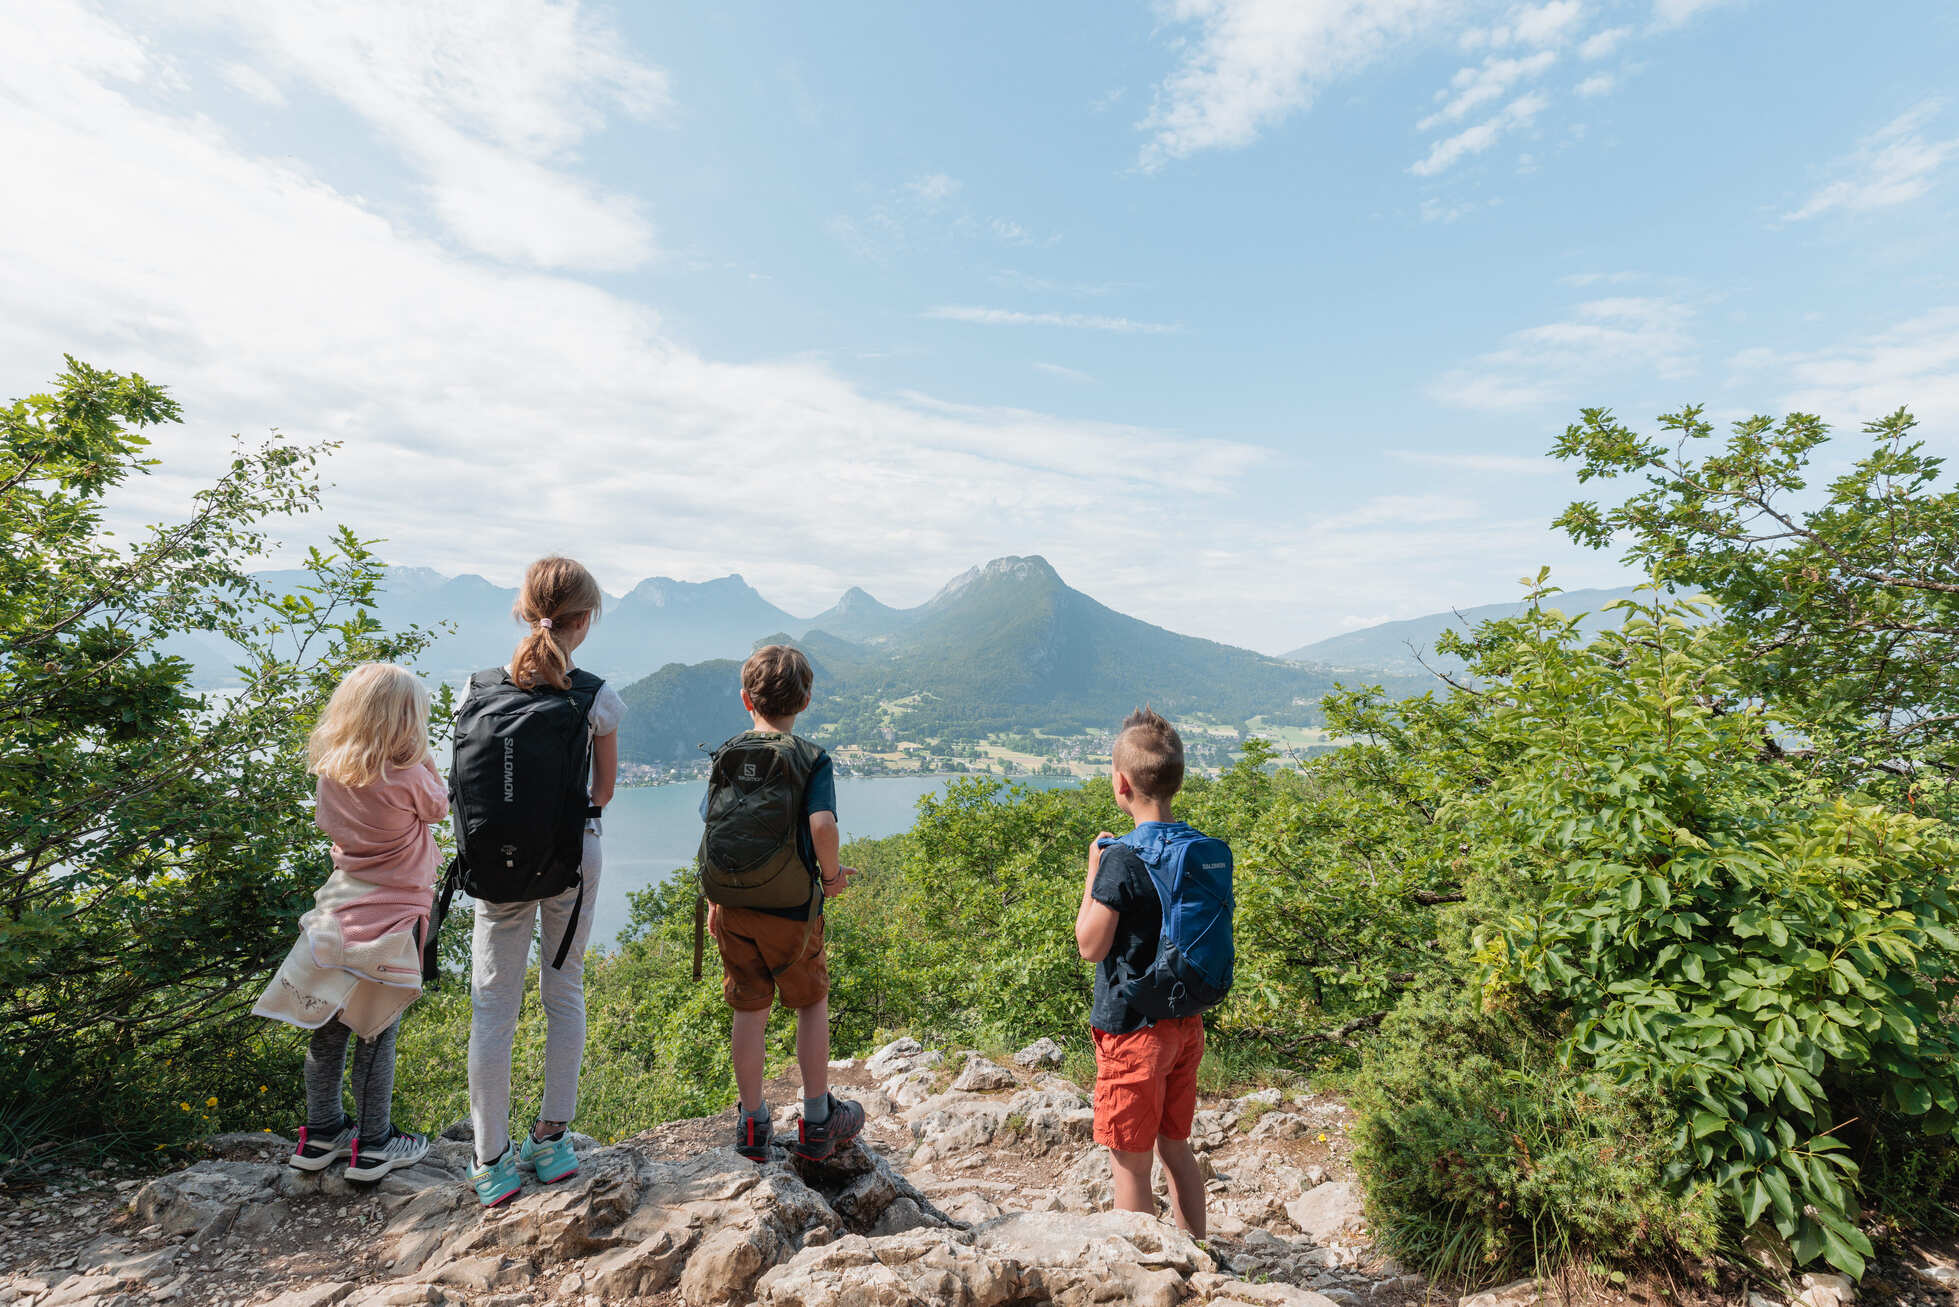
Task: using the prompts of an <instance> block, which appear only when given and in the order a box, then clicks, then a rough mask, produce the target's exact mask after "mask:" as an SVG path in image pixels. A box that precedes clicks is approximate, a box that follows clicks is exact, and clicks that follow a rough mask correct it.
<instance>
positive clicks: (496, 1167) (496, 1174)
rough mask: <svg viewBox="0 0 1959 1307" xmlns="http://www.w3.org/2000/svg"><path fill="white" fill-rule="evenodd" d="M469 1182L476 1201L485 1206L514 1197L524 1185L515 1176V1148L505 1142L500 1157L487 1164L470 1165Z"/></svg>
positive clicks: (491, 1205)
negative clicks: (474, 1191)
mask: <svg viewBox="0 0 1959 1307" xmlns="http://www.w3.org/2000/svg"><path fill="white" fill-rule="evenodd" d="M469 1183H470V1185H471V1186H472V1187H473V1188H474V1189H475V1190H476V1198H477V1201H478V1202H480V1203H482V1204H483V1206H485V1207H495V1206H496V1205H497V1204H498V1203H500V1202H503V1201H505V1200H506V1199H509V1198H513V1197H515V1196H516V1194H517V1191H518V1190H519V1189H522V1188H523V1187H524V1182H523V1181H522V1180H520V1179H518V1178H517V1150H516V1149H514V1148H512V1147H510V1146H509V1145H508V1144H505V1145H504V1149H503V1156H502V1157H499V1158H497V1160H496V1161H494V1162H491V1163H490V1164H489V1165H488V1166H477V1167H471V1168H470V1172H469Z"/></svg>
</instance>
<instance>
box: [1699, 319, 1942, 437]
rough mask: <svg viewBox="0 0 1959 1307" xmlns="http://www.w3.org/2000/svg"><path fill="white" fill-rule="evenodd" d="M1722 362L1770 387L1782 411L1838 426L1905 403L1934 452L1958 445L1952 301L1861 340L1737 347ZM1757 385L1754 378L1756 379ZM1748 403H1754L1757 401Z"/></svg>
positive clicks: (1865, 419)
mask: <svg viewBox="0 0 1959 1307" xmlns="http://www.w3.org/2000/svg"><path fill="white" fill-rule="evenodd" d="M1730 366H1731V367H1732V368H1733V369H1734V370H1735V371H1736V372H1738V373H1741V374H1743V376H1744V379H1750V380H1752V379H1753V378H1756V377H1759V378H1760V379H1761V381H1762V382H1766V383H1767V384H1769V385H1773V386H1775V387H1777V394H1778V399H1777V406H1778V407H1779V408H1781V409H1782V410H1784V411H1799V412H1805V413H1817V414H1820V415H1822V416H1823V417H1824V418H1826V419H1828V420H1829V421H1830V422H1831V423H1832V424H1833V425H1835V426H1837V427H1838V428H1839V429H1848V430H1855V429H1856V428H1857V427H1859V426H1861V425H1862V424H1863V423H1865V422H1868V421H1870V420H1872V419H1873V418H1879V417H1883V416H1884V415H1885V414H1887V413H1890V412H1892V411H1893V410H1894V409H1898V408H1909V409H1910V410H1911V411H1912V412H1913V413H1914V414H1916V415H1917V416H1918V417H1919V418H1920V419H1921V420H1922V421H1923V423H1924V425H1923V426H1922V427H1920V428H1919V430H1920V432H1921V433H1923V434H1924V436H1925V438H1926V439H1927V440H1928V441H1930V442H1931V443H1932V444H1933V445H1934V447H1935V448H1937V449H1938V450H1939V451H1940V452H1941V453H1945V454H1948V455H1949V454H1952V453H1954V452H1956V451H1959V433H1956V432H1955V431H1954V427H1955V425H1959V305H1948V306H1945V307H1942V308H1937V309H1933V310H1932V311H1930V312H1928V313H1923V314H1920V315H1918V316H1917V317H1913V318H1908V319H1906V320H1905V321H1903V322H1900V323H1898V324H1897V325H1896V326H1894V327H1890V328H1888V329H1886V330H1884V331H1881V332H1878V333H1876V334H1874V335H1872V336H1869V337H1866V338H1865V339H1863V340H1858V341H1853V342H1849V343H1846V344H1842V345H1837V346H1834V347H1832V348H1830V349H1823V350H1814V351H1808V352H1802V353H1783V352H1778V351H1775V350H1769V349H1760V348H1758V349H1752V350H1743V351H1741V352H1740V353H1739V354H1737V355H1736V356H1735V357H1734V358H1733V359H1731V360H1730ZM1758 384H1760V383H1758ZM1760 406H1761V405H1760V402H1759V401H1757V402H1756V407H1760Z"/></svg>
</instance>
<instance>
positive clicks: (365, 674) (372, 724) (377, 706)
mask: <svg viewBox="0 0 1959 1307" xmlns="http://www.w3.org/2000/svg"><path fill="white" fill-rule="evenodd" d="M428 752H429V687H428V686H427V685H424V684H423V683H422V678H421V677H419V676H417V675H415V673H413V672H411V671H409V670H408V669H407V668H406V667H398V666H396V665H395V664H394V663H362V664H361V665H360V666H359V667H356V668H355V669H354V670H353V671H351V672H349V673H347V679H346V680H344V681H342V682H340V684H339V685H338V686H336V687H334V691H333V697H332V698H330V699H328V700H327V706H326V711H325V712H323V713H321V714H320V723H319V725H317V726H315V727H314V728H313V734H312V735H311V736H309V737H308V738H307V741H306V758H307V764H308V765H307V768H306V769H307V770H308V771H310V772H312V773H313V774H314V775H315V776H324V777H326V778H327V779H328V780H334V781H339V782H340V783H341V784H342V785H347V786H355V787H358V786H362V785H372V784H374V783H375V782H376V781H379V780H380V779H381V776H382V773H383V772H384V771H385V770H386V769H387V768H389V767H412V766H414V765H415V764H416V763H418V762H420V761H421V760H422V759H423V758H425V757H427V756H428Z"/></svg>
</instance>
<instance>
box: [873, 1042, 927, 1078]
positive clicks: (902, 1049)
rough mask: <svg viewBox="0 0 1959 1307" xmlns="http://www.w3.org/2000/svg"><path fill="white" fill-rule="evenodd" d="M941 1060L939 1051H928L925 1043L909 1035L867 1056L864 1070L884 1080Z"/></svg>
mask: <svg viewBox="0 0 1959 1307" xmlns="http://www.w3.org/2000/svg"><path fill="white" fill-rule="evenodd" d="M941 1060H942V1059H941V1057H940V1054H939V1053H938V1052H936V1051H930V1052H928V1051H927V1050H926V1048H925V1046H924V1045H923V1044H921V1043H919V1042H918V1041H917V1040H916V1039H913V1038H912V1037H911V1036H909V1035H907V1036H905V1037H904V1038H903V1039H894V1040H892V1041H891V1042H890V1043H888V1044H886V1045H885V1046H884V1047H883V1048H880V1049H879V1050H878V1051H877V1052H875V1053H873V1054H871V1055H870V1056H869V1057H867V1058H865V1059H864V1070H865V1072H866V1073H868V1074H869V1075H870V1077H871V1079H873V1080H883V1079H885V1078H886V1077H889V1076H895V1075H898V1074H900V1073H901V1072H905V1071H919V1070H923V1069H924V1068H926V1067H929V1066H937V1065H938V1064H939V1062H940V1061H941Z"/></svg>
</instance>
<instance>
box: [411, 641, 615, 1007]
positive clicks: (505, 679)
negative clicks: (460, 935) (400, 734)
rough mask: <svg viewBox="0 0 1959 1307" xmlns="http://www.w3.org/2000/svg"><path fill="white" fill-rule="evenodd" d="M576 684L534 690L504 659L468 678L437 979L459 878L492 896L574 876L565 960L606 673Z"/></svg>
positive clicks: (583, 675) (453, 785)
mask: <svg viewBox="0 0 1959 1307" xmlns="http://www.w3.org/2000/svg"><path fill="white" fill-rule="evenodd" d="M570 681H571V688H570V689H568V690H558V689H554V688H552V687H551V686H549V685H543V686H539V687H538V688H537V689H535V690H526V689H524V688H522V687H521V686H519V685H517V684H516V683H514V682H513V681H512V680H511V679H510V674H509V672H507V671H506V670H504V669H503V668H501V667H493V668H490V669H489V670H487V671H481V672H477V673H476V674H475V675H474V676H471V677H470V678H469V694H468V696H467V697H466V698H465V699H464V700H463V704H462V707H460V708H459V709H457V711H456V723H455V732H454V738H455V751H454V753H453V755H452V758H451V762H450V764H449V810H450V814H451V817H452V819H453V821H454V823H455V829H456V856H455V859H454V860H453V861H452V862H450V864H449V869H448V872H447V874H446V875H445V876H444V877H443V884H442V894H441V898H440V901H439V903H438V908H437V912H436V916H435V922H434V928H433V929H431V930H430V931H429V939H428V943H427V945H426V946H425V948H424V950H423V959H422V972H423V978H424V979H425V980H426V981H428V982H429V983H433V982H434V979H435V977H434V975H433V974H432V968H433V963H434V961H435V956H434V955H435V941H436V936H437V935H438V934H439V933H440V931H441V924H442V919H443V917H445V916H447V915H448V911H449V901H450V899H451V898H452V897H453V896H454V894H455V892H456V887H457V886H458V884H460V885H461V887H462V889H463V890H464V892H466V893H467V894H468V895H469V896H470V897H471V898H473V899H479V900H481V901H482V902H484V903H528V902H533V901H535V900H537V899H548V898H551V897H553V896H554V895H558V894H562V893H564V892H565V891H566V890H568V889H570V888H572V887H573V886H574V885H575V886H577V887H578V899H577V901H576V902H575V903H574V904H573V905H572V912H571V923H570V924H569V925H568V926H566V928H565V935H564V938H563V939H562V940H560V941H559V942H558V952H557V956H556V958H555V959H554V960H553V961H552V963H551V965H552V966H554V967H563V966H564V964H565V957H566V955H567V954H568V953H569V952H570V950H571V938H572V936H573V934H575V933H576V932H577V929H578V914H579V913H580V912H581V911H583V909H584V906H585V886H584V878H583V877H582V876H581V875H580V870H579V869H580V867H581V866H582V865H583V863H584V861H585V819H586V818H587V817H596V816H597V815H598V814H599V810H598V809H597V808H594V807H592V805H591V793H590V784H591V775H592V739H591V734H590V730H589V728H588V721H589V719H590V717H591V713H592V704H593V701H594V700H596V699H597V698H598V694H599V687H600V686H602V685H604V684H605V682H604V680H603V679H601V678H600V677H597V676H594V675H592V673H590V672H587V671H577V670H575V671H573V672H572V673H571V676H570Z"/></svg>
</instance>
